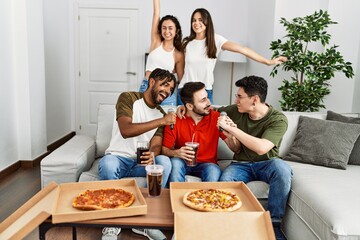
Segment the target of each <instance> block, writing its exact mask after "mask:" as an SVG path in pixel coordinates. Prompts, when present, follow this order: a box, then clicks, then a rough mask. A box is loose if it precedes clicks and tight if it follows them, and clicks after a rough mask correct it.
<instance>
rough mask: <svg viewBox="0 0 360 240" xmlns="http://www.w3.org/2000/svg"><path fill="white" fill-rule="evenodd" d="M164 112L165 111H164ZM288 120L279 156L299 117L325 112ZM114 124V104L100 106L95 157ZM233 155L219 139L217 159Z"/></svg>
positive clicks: (291, 114)
mask: <svg viewBox="0 0 360 240" xmlns="http://www.w3.org/2000/svg"><path fill="white" fill-rule="evenodd" d="M165 111H166V110H165ZM283 113H284V114H285V116H286V117H287V119H288V129H287V131H286V133H285V134H284V137H283V140H282V143H281V146H280V156H284V155H286V153H287V152H288V151H289V148H290V146H291V144H292V142H293V141H294V138H295V134H296V130H297V126H298V121H299V117H300V115H302V116H307V117H312V118H318V119H325V118H326V113H325V112H309V113H308V112H283ZM344 115H345V116H350V117H359V114H357V113H347V114H344ZM114 124H116V126H117V123H116V122H115V105H114V104H100V105H99V109H98V125H97V131H96V140H95V141H96V157H101V156H103V155H104V153H105V150H106V149H107V148H108V146H109V144H110V140H111V134H112V128H113V125H114ZM232 156H233V153H232V152H231V151H230V150H229V148H228V147H227V146H226V144H225V143H224V141H222V140H221V139H219V147H218V158H219V160H224V159H232Z"/></svg>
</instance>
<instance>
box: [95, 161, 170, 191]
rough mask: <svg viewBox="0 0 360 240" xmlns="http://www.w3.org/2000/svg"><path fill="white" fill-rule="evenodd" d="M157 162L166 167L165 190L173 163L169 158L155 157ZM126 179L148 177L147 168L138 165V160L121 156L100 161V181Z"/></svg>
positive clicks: (163, 185)
mask: <svg viewBox="0 0 360 240" xmlns="http://www.w3.org/2000/svg"><path fill="white" fill-rule="evenodd" d="M155 162H156V163H157V164H159V165H162V166H163V167H164V173H163V178H162V187H163V188H164V187H165V186H166V184H167V181H168V179H169V175H170V172H171V162H170V158H168V157H165V156H163V157H159V156H156V157H155ZM124 177H146V171H145V166H142V165H138V164H137V163H136V159H135V160H134V159H132V158H128V157H123V156H119V155H112V154H106V155H105V156H103V157H102V158H101V159H100V161H99V179H100V180H112V179H121V178H124Z"/></svg>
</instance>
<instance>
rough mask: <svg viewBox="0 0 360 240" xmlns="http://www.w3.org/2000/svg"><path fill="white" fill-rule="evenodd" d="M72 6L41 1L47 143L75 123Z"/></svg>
mask: <svg viewBox="0 0 360 240" xmlns="http://www.w3.org/2000/svg"><path fill="white" fill-rule="evenodd" d="M72 5H73V3H72V1H71V0H61V1H43V7H44V42H45V45H44V47H45V68H46V71H45V74H46V75H45V76H46V121H47V125H48V126H49V131H48V132H47V142H48V143H52V142H54V141H56V140H58V139H59V138H61V137H63V136H65V135H66V134H68V133H69V132H71V131H73V130H74V125H75V118H74V106H75V89H74V88H75V80H74V79H75V77H74V75H75V73H74V70H73V69H74V57H75V53H74V49H73V42H74V35H73V32H72V30H73V24H74V23H73V21H72V17H73V14H72V12H71V10H72ZM59 123H61V124H59Z"/></svg>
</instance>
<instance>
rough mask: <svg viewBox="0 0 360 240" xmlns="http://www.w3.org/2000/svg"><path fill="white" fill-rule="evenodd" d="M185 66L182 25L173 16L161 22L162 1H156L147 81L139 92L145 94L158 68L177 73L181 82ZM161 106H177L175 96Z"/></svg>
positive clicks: (146, 75) (147, 66)
mask: <svg viewBox="0 0 360 240" xmlns="http://www.w3.org/2000/svg"><path fill="white" fill-rule="evenodd" d="M184 64H185V60H184V54H183V52H182V31H181V26H180V23H179V21H178V20H177V18H176V17H174V16H172V15H166V16H164V17H162V18H161V20H160V0H154V13H153V20H152V28H151V44H150V50H149V55H148V57H147V62H146V67H145V69H146V72H145V79H144V80H143V81H142V83H141V86H140V89H139V91H140V92H145V90H146V89H147V87H148V79H149V76H150V73H151V72H152V71H153V70H154V69H156V68H161V69H165V70H168V71H169V72H171V73H176V75H177V79H178V80H180V79H181V78H182V77H183V74H184ZM172 93H173V92H171V94H172ZM161 105H176V96H175V94H172V95H171V96H168V98H167V99H165V100H164V101H163V102H162V104H161Z"/></svg>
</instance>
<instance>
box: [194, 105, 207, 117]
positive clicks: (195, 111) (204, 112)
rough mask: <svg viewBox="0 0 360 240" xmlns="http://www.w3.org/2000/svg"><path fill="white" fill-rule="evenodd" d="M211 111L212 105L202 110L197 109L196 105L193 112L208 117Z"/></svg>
mask: <svg viewBox="0 0 360 240" xmlns="http://www.w3.org/2000/svg"><path fill="white" fill-rule="evenodd" d="M210 109H211V105H208V106H206V107H205V108H203V109H200V108H197V107H196V106H195V105H194V108H193V112H194V113H196V114H198V115H200V116H203V117H204V116H207V115H209V114H210Z"/></svg>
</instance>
